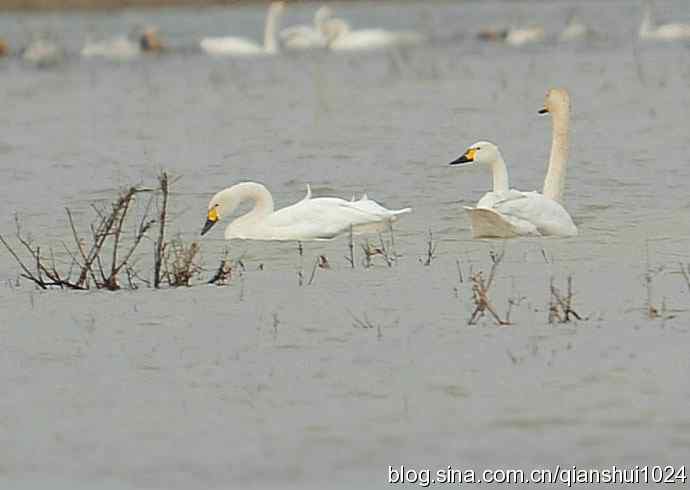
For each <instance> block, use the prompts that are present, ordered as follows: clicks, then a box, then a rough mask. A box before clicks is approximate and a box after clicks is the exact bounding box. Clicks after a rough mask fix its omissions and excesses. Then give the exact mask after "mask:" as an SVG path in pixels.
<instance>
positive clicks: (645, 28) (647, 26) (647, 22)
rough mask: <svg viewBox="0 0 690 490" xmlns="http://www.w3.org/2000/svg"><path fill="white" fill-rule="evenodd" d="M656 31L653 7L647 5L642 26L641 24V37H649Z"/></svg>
mask: <svg viewBox="0 0 690 490" xmlns="http://www.w3.org/2000/svg"><path fill="white" fill-rule="evenodd" d="M653 30H654V21H653V20H652V7H651V6H650V5H649V4H646V5H645V7H644V14H643V15H642V24H640V32H639V34H640V36H643V37H644V36H647V35H649V34H650V33H651V32H652V31H653Z"/></svg>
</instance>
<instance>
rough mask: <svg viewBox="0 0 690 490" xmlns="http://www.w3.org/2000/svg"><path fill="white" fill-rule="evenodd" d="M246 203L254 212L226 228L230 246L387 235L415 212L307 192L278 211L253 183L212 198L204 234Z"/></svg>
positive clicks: (267, 195)
mask: <svg viewBox="0 0 690 490" xmlns="http://www.w3.org/2000/svg"><path fill="white" fill-rule="evenodd" d="M244 201H252V202H253V204H254V206H253V208H252V209H251V211H249V212H248V213H246V214H245V215H243V216H241V217H239V218H236V219H235V220H234V221H232V222H231V223H230V224H229V225H228V226H227V228H226V229H225V239H226V240H231V239H234V238H240V239H245V240H298V241H306V240H329V239H331V238H334V237H336V236H337V235H339V234H341V233H345V232H349V230H350V229H351V228H352V230H353V232H355V233H357V232H369V231H378V230H381V229H384V228H385V227H386V226H388V225H389V223H391V222H393V221H395V220H396V219H397V217H398V216H399V215H401V214H405V213H409V212H410V211H411V209H409V208H405V209H399V210H390V209H386V208H384V207H383V206H381V205H380V204H378V203H377V202H375V201H372V200H371V199H369V198H367V197H366V195H365V196H363V197H362V199H360V200H359V201H346V200H344V199H340V198H337V197H318V198H312V197H311V189H310V188H309V186H307V195H306V196H305V197H304V199H302V200H301V201H299V202H297V203H295V204H293V205H291V206H288V207H285V208H282V209H279V210H278V211H275V210H274V207H273V197H272V196H271V193H270V192H269V191H268V189H266V187H264V186H263V185H262V184H258V183H255V182H242V183H239V184H236V185H234V186H232V187H228V188H227V189H225V190H222V191H220V192H218V193H217V194H216V195H215V196H213V198H212V199H211V201H210V202H209V204H208V215H207V219H206V224H205V225H204V227H203V229H202V230H201V234H202V235H204V234H205V233H207V232H208V231H209V230H210V229H211V227H213V225H215V224H216V223H217V222H218V221H219V220H221V219H223V218H225V217H227V216H229V215H230V214H232V212H233V211H234V210H235V209H236V208H237V207H238V206H239V205H240V204H241V203H243V202H244Z"/></svg>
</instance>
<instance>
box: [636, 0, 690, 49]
mask: <svg viewBox="0 0 690 490" xmlns="http://www.w3.org/2000/svg"><path fill="white" fill-rule="evenodd" d="M639 36H640V39H649V40H658V41H674V40H682V39H690V24H680V23H669V24H659V25H655V23H654V21H653V20H652V7H651V5H650V4H649V3H647V4H645V10H644V15H643V17H642V24H641V25H640V31H639Z"/></svg>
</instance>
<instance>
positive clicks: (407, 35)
mask: <svg viewBox="0 0 690 490" xmlns="http://www.w3.org/2000/svg"><path fill="white" fill-rule="evenodd" d="M323 32H324V35H325V36H326V38H327V39H328V47H329V48H330V49H332V50H333V51H363V50H369V49H383V48H389V47H393V46H403V45H412V44H420V43H423V42H424V41H426V37H425V36H423V35H422V34H419V33H418V32H414V31H388V30H385V29H358V30H351V29H350V26H349V24H348V23H347V22H345V21H344V20H342V19H329V20H327V21H326V22H324V23H323Z"/></svg>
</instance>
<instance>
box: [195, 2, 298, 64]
mask: <svg viewBox="0 0 690 490" xmlns="http://www.w3.org/2000/svg"><path fill="white" fill-rule="evenodd" d="M284 8H285V5H284V3H283V2H273V3H271V5H270V6H269V7H268V12H267V13H266V23H265V25H264V43H263V45H262V44H259V43H257V42H256V41H254V40H253V39H247V38H245V37H235V36H226V37H205V38H204V39H202V40H201V43H200V45H201V49H202V50H204V51H205V52H207V53H208V54H212V55H216V56H260V55H267V54H276V53H277V52H278V43H277V42H276V30H277V29H278V24H279V22H280V16H281V15H282V13H283V10H284Z"/></svg>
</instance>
